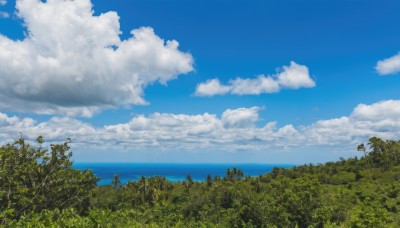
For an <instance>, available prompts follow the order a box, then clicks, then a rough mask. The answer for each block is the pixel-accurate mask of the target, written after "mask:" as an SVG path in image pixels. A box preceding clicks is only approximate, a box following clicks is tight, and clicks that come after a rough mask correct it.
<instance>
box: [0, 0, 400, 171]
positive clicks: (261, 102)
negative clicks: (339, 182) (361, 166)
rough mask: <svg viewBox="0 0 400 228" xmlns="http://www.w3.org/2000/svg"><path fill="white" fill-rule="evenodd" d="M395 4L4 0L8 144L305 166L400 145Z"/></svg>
mask: <svg viewBox="0 0 400 228" xmlns="http://www.w3.org/2000/svg"><path fill="white" fill-rule="evenodd" d="M399 8H400V2H399V1H398V0H384V1H382V0H369V1H366V0H350V1H349V0H327V1H320V0H305V1H297V0H281V1H244V0H237V1H224V0H217V1H215V0H213V1H211V0H202V1H197V0H196V1H187V0H171V1H165V0H149V1H136V0H132V1H123V0H113V1H101V0H75V1H72V0H47V1H39V0H16V1H15V0H0V142H1V143H3V144H4V143H6V142H10V141H12V140H13V139H16V138H18V137H19V136H20V132H21V133H22V135H23V137H25V138H27V139H28V140H34V139H35V138H36V137H37V136H39V135H42V136H44V137H45V140H46V141H47V142H48V143H55V142H62V141H63V140H65V139H66V138H71V139H72V141H73V144H72V148H73V151H74V153H75V154H74V159H75V161H78V162H79V161H81V162H87V161H93V162H97V161H100V162H104V161H117V162H185V163H197V162H224V163H231V162H235V163H237V162H246V163H247V162H249V163H250V162H257V163H296V164H298V163H308V162H326V161H331V160H338V159H339V157H349V156H355V155H358V153H359V152H357V151H355V148H356V146H357V144H359V143H362V142H366V140H368V138H369V137H371V136H379V137H383V138H385V139H400V92H399V91H400V53H399V51H400V27H399V24H400V17H399V16H398V9H399Z"/></svg>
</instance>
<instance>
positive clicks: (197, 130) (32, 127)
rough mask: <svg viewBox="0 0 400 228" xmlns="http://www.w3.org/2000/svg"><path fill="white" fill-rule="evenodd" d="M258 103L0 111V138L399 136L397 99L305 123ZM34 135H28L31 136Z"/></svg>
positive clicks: (187, 143)
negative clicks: (88, 115) (273, 114)
mask: <svg viewBox="0 0 400 228" xmlns="http://www.w3.org/2000/svg"><path fill="white" fill-rule="evenodd" d="M259 111H260V108H259V107H252V108H239V109H228V110H226V111H225V112H223V113H222V115H221V116H220V117H219V116H217V115H215V114H209V113H204V114H198V115H186V114H168V113H154V114H151V115H148V116H145V115H138V116H135V117H133V118H132V119H131V120H130V121H128V122H126V123H120V124H115V125H107V126H103V127H94V126H92V125H91V124H88V123H85V122H83V121H82V120H77V119H74V118H71V117H53V118H51V119H50V120H48V121H45V122H38V121H36V120H34V119H31V118H19V117H16V116H8V115H6V114H3V113H0V141H1V142H5V141H9V140H11V139H13V138H16V137H18V136H19V132H22V133H23V134H24V136H27V137H30V136H33V137H37V136H38V135H43V136H44V137H45V138H46V139H47V140H48V141H50V142H53V141H57V142H59V141H62V140H64V139H65V138H67V137H70V138H72V139H73V141H74V145H75V147H79V148H93V149H100V148H103V149H112V150H127V151H133V150H140V149H145V148H152V149H156V150H174V151H176V150H185V151H190V150H193V151H199V150H208V151H210V150H214V151H215V150H219V151H236V150H252V151H266V150H267V149H269V148H273V149H279V148H281V149H283V148H288V147H296V148H307V147H310V146H353V147H354V146H355V145H357V144H358V143H361V142H364V141H366V140H367V139H368V138H369V137H372V136H378V137H382V138H384V139H398V138H400V100H387V101H381V102H378V103H375V104H370V105H367V104H360V105H358V106H357V107H355V108H354V110H353V111H352V112H351V113H350V114H349V115H348V116H343V117H339V118H334V119H328V120H320V121H317V122H315V123H313V124H310V125H307V126H293V125H291V124H288V125H285V126H282V127H278V124H277V123H276V122H269V123H266V124H265V125H264V126H259V124H256V123H257V122H258V121H259V120H260V116H259ZM33 139H34V138H31V140H33Z"/></svg>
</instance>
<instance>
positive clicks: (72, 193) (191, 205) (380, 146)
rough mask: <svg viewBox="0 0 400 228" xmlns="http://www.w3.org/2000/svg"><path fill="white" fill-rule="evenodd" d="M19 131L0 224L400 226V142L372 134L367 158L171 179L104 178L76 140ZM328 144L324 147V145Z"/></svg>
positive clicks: (4, 163)
mask: <svg viewBox="0 0 400 228" xmlns="http://www.w3.org/2000/svg"><path fill="white" fill-rule="evenodd" d="M42 145H43V138H42V137H39V138H38V140H37V145H35V146H32V145H29V144H27V143H26V142H25V141H24V140H23V139H18V140H16V141H15V142H14V143H12V144H7V145H4V146H2V147H1V149H0V224H1V225H0V226H5V227H50V226H53V227H54V226H56V227H57V226H59V227H72V226H74V227H143V226H148V227H169V226H173V227H400V213H399V211H400V181H399V178H400V142H398V141H383V140H381V139H379V138H376V137H374V138H371V139H370V140H369V142H368V144H367V145H366V146H364V145H360V146H359V147H358V148H357V149H358V150H359V151H360V156H359V157H360V158H357V157H355V158H350V159H347V160H345V159H341V160H340V161H338V162H328V163H326V164H318V165H313V164H309V165H303V166H298V167H294V168H290V169H282V168H274V169H273V171H272V172H270V173H267V174H264V175H260V176H259V177H246V176H245V174H244V173H243V172H242V171H241V170H239V169H236V168H232V169H229V170H227V172H226V175H225V176H224V177H219V176H215V177H211V176H210V175H209V176H207V177H205V181H204V182H194V181H193V180H192V179H191V177H190V175H189V176H187V178H186V180H185V181H183V182H178V183H172V182H169V181H167V180H166V179H165V178H164V177H152V178H145V177H142V178H141V179H140V180H138V181H136V182H128V183H127V184H126V185H122V184H121V183H120V181H119V177H118V175H116V176H115V177H114V180H113V182H112V183H110V185H108V186H96V182H97V181H98V178H96V177H95V176H94V174H93V173H92V172H91V171H79V170H75V169H72V168H71V165H72V162H71V156H72V154H71V152H70V151H69V149H70V148H69V142H65V143H63V144H57V145H51V146H50V148H49V149H46V148H43V146H42ZM321 153H323V152H321Z"/></svg>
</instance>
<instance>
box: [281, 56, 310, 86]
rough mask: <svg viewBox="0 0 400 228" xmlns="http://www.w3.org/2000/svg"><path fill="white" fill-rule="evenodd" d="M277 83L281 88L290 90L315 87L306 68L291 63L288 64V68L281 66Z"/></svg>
mask: <svg viewBox="0 0 400 228" xmlns="http://www.w3.org/2000/svg"><path fill="white" fill-rule="evenodd" d="M278 82H279V85H281V86H282V87H286V88H290V89H299V88H312V87H314V86H315V82H314V80H312V79H311V77H310V74H309V72H308V68H307V67H306V66H304V65H299V64H297V63H295V62H293V61H291V62H290V66H283V70H282V72H280V73H279V74H278Z"/></svg>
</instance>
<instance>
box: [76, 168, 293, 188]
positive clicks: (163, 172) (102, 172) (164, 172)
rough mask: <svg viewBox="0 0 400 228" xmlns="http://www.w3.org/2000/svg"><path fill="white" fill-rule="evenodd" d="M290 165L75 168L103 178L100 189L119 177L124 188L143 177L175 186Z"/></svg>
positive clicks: (261, 172)
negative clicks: (189, 179) (235, 171)
mask: <svg viewBox="0 0 400 228" xmlns="http://www.w3.org/2000/svg"><path fill="white" fill-rule="evenodd" d="M293 166H294V165H290V164H176V163H74V164H73V166H72V167H73V168H75V169H79V170H86V169H89V170H92V171H93V172H94V174H95V175H96V176H98V177H100V178H101V180H100V181H99V182H98V183H97V184H98V185H108V184H110V183H111V181H112V179H113V177H114V174H118V175H119V177H120V180H121V182H122V184H126V183H127V182H128V181H129V180H131V181H136V180H138V179H139V178H140V177H142V176H145V177H152V176H164V177H165V178H167V180H169V181H172V182H178V181H184V180H185V179H186V176H187V175H188V174H190V175H191V177H192V179H193V180H194V181H204V180H205V178H206V176H207V175H208V174H210V175H211V177H214V175H219V176H220V177H224V176H225V173H226V170H227V169H228V168H233V167H236V168H238V169H241V170H242V171H243V172H244V175H245V176H258V175H260V174H264V173H268V172H270V171H271V170H272V169H273V168H274V167H280V168H290V167H293Z"/></svg>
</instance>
